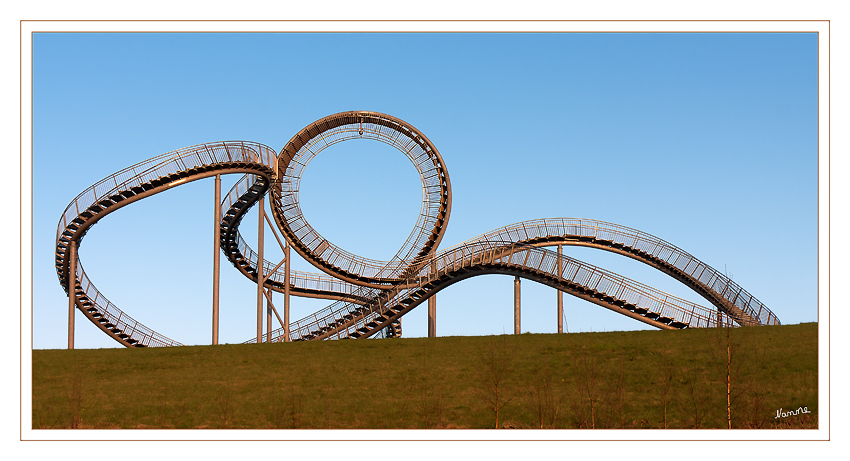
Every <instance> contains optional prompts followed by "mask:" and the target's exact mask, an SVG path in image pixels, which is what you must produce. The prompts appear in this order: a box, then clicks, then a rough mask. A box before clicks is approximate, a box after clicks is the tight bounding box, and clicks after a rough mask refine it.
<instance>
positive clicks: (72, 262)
mask: <svg viewBox="0 0 850 461" xmlns="http://www.w3.org/2000/svg"><path fill="white" fill-rule="evenodd" d="M68 246H69V247H70V249H69V251H68V349H73V348H74V315H75V310H76V307H77V306H76V304H77V294H76V293H75V292H74V291H75V285H76V284H77V242H76V240H71V241H69V242H68Z"/></svg>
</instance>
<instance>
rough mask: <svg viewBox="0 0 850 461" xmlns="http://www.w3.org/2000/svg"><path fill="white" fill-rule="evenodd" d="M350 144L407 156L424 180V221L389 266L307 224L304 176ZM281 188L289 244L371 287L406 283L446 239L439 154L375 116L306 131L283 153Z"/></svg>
mask: <svg viewBox="0 0 850 461" xmlns="http://www.w3.org/2000/svg"><path fill="white" fill-rule="evenodd" d="M351 139H372V140H377V141H381V142H385V143H387V144H389V145H391V146H393V147H395V148H397V149H398V150H400V151H401V152H402V153H404V154H405V155H406V156H407V157H408V158H409V159H410V161H411V162H412V163H413V164H414V166H415V167H416V169H417V171H418V172H419V175H420V178H421V179H422V186H423V199H422V202H423V203H422V208H421V210H420V215H419V218H418V220H417V223H416V225H415V226H414V229H413V231H412V232H411V234H410V236H409V237H408V239H407V240H406V242H405V243H404V245H402V248H401V249H400V250H399V251H398V253H397V254H396V256H395V257H393V258H392V259H391V260H390V261H376V260H372V259H368V258H363V257H361V256H357V255H355V254H353V253H350V252H348V251H345V250H343V249H342V248H339V247H337V246H336V245H334V244H333V243H331V242H329V241H328V240H327V239H325V238H324V237H322V236H321V235H320V234H319V233H318V232H316V230H315V229H313V228H312V227H311V226H310V224H309V223H308V222H307V220H306V219H305V218H304V215H303V213H302V212H301V208H300V206H299V203H298V191H299V185H300V181H301V175H302V174H303V171H304V169H305V168H306V166H307V164H309V162H310V160H311V159H312V158H313V157H315V156H316V155H317V154H318V153H319V152H321V151H322V150H323V149H325V148H327V147H328V146H331V145H334V144H337V143H340V142H343V141H346V140H351ZM278 171H279V173H280V178H279V188H278V187H276V188H275V189H274V192H273V194H272V197H273V209H274V212H275V215H276V216H279V217H280V219H279V221H280V222H281V223H282V224H284V228H285V229H284V232H285V233H286V234H288V235H289V236H290V241H293V242H295V243H296V244H297V245H300V246H301V248H302V250H303V251H304V252H306V253H308V256H307V258H308V259H311V258H313V259H315V260H316V261H317V262H318V263H319V265H322V266H325V267H326V268H328V270H329V271H331V272H335V273H337V274H339V275H341V276H342V277H343V278H345V277H346V276H354V277H356V278H358V279H359V280H361V281H364V282H371V283H376V284H380V283H393V282H396V281H398V280H399V279H400V278H403V277H404V274H405V272H406V271H407V270H408V269H409V268H410V265H411V263H412V262H414V261H415V258H417V257H420V256H423V255H425V254H428V253H430V252H432V251H433V249H434V248H436V245H437V244H438V243H439V237H440V236H442V234H443V231H444V228H445V222H446V220H447V219H448V215H449V210H450V207H451V205H450V203H451V199H450V194H451V192H450V184H449V179H448V173H447V172H446V169H445V167H444V165H443V162H442V159H441V158H440V156H439V153H438V152H437V150H436V148H435V147H433V145H432V144H431V143H430V141H428V140H427V138H425V136H424V135H422V134H421V133H419V132H418V131H417V130H416V129H415V128H413V127H412V126H410V125H407V124H405V123H403V122H402V121H400V120H398V119H395V118H393V117H390V116H387V115H384V114H377V113H373V112H352V113H345V114H336V115H333V116H330V117H326V118H324V119H322V120H319V121H317V122H315V123H313V124H312V125H310V126H309V127H307V128H305V129H304V130H302V131H301V132H300V133H299V134H297V135H296V136H295V137H293V139H292V140H291V141H290V142H289V143H288V144H287V146H286V147H285V148H284V149H283V150H282V151H281V155H280V157H279V166H278Z"/></svg>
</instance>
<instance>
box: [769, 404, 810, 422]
mask: <svg viewBox="0 0 850 461" xmlns="http://www.w3.org/2000/svg"><path fill="white" fill-rule="evenodd" d="M801 413H811V411H809V407H800V408H797V409H796V410H791V411H782V408H780V409H778V410H776V418H773V419H779V418H787V417H789V416H797V415H799V414H801Z"/></svg>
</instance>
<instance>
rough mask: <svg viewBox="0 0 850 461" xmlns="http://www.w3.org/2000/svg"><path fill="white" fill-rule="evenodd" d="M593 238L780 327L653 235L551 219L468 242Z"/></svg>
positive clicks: (744, 295) (757, 305)
mask: <svg viewBox="0 0 850 461" xmlns="http://www.w3.org/2000/svg"><path fill="white" fill-rule="evenodd" d="M559 237H561V238H576V239H580V238H593V239H596V240H602V241H606V242H611V243H615V244H619V245H622V246H624V247H628V248H632V249H635V250H638V251H641V252H644V253H645V254H647V255H649V256H651V257H652V258H654V259H656V260H658V261H661V262H662V263H664V264H667V265H669V266H671V267H675V268H676V269H678V270H680V271H681V272H683V273H684V274H685V275H686V276H688V277H689V278H690V279H692V280H693V281H695V282H698V283H699V284H701V285H702V286H703V287H705V288H706V289H707V290H711V291H713V292H714V293H716V294H717V295H718V296H719V297H721V298H723V299H724V300H726V301H727V302H728V303H730V304H732V305H734V306H735V307H737V308H738V309H740V311H741V312H742V313H743V314H744V316H746V317H749V318H751V319H758V323H759V324H761V325H779V323H780V322H779V319H778V318H777V317H776V315H775V314H774V313H773V312H771V311H770V309H768V308H767V307H766V306H765V305H764V304H762V303H761V302H760V301H759V300H758V299H756V298H755V297H754V296H752V295H751V294H750V293H748V292H747V291H746V290H744V289H743V288H742V287H741V286H740V285H738V284H737V283H735V281H733V280H731V279H730V278H728V277H727V276H725V275H724V274H722V273H720V272H719V271H717V270H716V269H714V268H712V267H711V266H709V265H707V264H705V263H703V262H702V261H700V260H698V259H697V258H695V257H694V256H692V255H690V254H689V253H687V252H685V251H684V250H682V249H680V248H678V247H676V246H675V245H673V244H671V243H669V242H667V241H665V240H662V239H660V238H658V237H655V236H653V235H650V234H647V233H645V232H641V231H639V230H636V229H631V228H628V227H625V226H620V225H617V224H612V223H608V222H604V221H597V220H592V219H578V218H547V219H536V220H531V221H523V222H520V223H516V224H512V225H509V226H505V227H502V228H499V229H495V230H493V231H490V232H488V233H486V234H482V235H479V236H477V237H474V238H472V239H469V240H467V241H466V242H464V243H461V244H460V245H464V244H466V243H468V242H474V241H509V242H533V241H546V240H547V239H551V238H559Z"/></svg>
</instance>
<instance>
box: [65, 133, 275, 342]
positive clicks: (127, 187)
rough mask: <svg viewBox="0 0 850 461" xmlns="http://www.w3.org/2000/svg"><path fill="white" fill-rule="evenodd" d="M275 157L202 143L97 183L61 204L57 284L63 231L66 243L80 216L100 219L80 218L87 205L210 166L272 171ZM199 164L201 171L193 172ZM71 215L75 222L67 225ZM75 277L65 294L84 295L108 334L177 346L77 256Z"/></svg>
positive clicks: (247, 146)
mask: <svg viewBox="0 0 850 461" xmlns="http://www.w3.org/2000/svg"><path fill="white" fill-rule="evenodd" d="M276 160H277V156H276V153H275V152H274V150H272V149H270V148H268V147H267V146H264V145H262V144H258V143H253V142H242V141H227V142H217V143H208V144H200V145H197V146H191V147H186V148H183V149H179V150H176V151H172V152H168V153H165V154H162V155H159V156H157V157H154V158H152V159H149V160H146V161H144V162H141V163H138V164H136V165H133V166H131V167H128V168H125V169H123V170H121V171H119V172H118V173H115V174H113V175H111V176H109V177H107V178H104V179H102V180H100V181H98V182H97V183H95V184H94V185H93V186H91V187H89V188H87V189H86V190H84V191H83V192H81V193H80V194H79V195H78V196H77V197H76V198H74V200H73V201H71V203H70V204H69V205H68V207H66V208H65V210H64V212H63V213H62V216H61V218H60V220H59V225H58V227H57V231H56V254H57V271H58V272H59V277H60V280H62V281H63V284H67V283H68V280H67V279H68V277H66V276H65V275H66V274H65V273H66V272H67V270H68V269H67V268H68V264H67V257H68V256H69V255H68V251H67V248H68V245H67V244H66V243H64V242H63V241H62V240H63V234H65V235H67V234H71V236H74V237H73V238H72V237H67V238H65V239H64V240H66V241H67V240H72V239H74V238H75V239H76V240H79V238H80V237H79V235H77V233H78V230H79V227H78V226H77V224H79V221H85V220H86V219H94V220H95V221H96V220H97V219H100V217H92V216H89V217H88V218H85V219H84V218H83V215H82V214H81V213H83V212H85V211H86V210H89V209H91V208H92V207H93V206H94V205H97V204H100V205H102V206H106V205H107V204H112V203H115V202H120V201H122V200H123V199H124V198H126V197H125V196H122V195H121V194H122V193H125V194H129V195H128V196H132V195H134V194H135V193H139V192H142V191H144V190H145V186H148V187H149V188H155V187H156V186H155V185H154V186H152V187H151V185H152V184H155V182H156V181H158V180H159V181H162V182H168V181H173V180H175V177H176V176H175V175H184V174H185V175H186V176H185V177H186V178H188V177H190V176H191V175H192V174H202V173H203V168H204V167H214V166H220V165H222V164H225V165H228V166H233V167H239V166H240V165H241V166H245V165H250V164H253V165H262V166H264V167H265V168H263V169H264V170H265V171H266V172H268V173H269V174H270V175H273V172H274V166H275V165H276ZM199 168H200V169H201V170H198V169H199ZM107 200H108V202H107ZM75 219H76V220H78V222H77V223H73V224H74V225H72V222H73V221H74V220H75ZM63 261H65V263H63ZM76 280H77V281H78V283H79V284H80V290H81V291H80V293H79V294H77V293H75V291H72V290H71V289H70V287H69V290H68V291H69V296H76V297H77V298H78V302H82V297H83V296H84V297H85V299H86V300H88V302H90V303H91V305H88V306H85V308H86V310H88V309H92V308H93V309H95V312H96V313H97V314H99V315H100V316H101V317H98V319H104V322H100V321H99V320H95V322H96V323H100V324H102V325H103V324H106V323H108V324H111V325H113V327H111V328H110V329H115V330H118V332H117V333H115V332H113V333H114V334H116V335H120V334H124V335H127V338H124V339H125V340H129V342H131V343H132V344H134V345H141V346H148V347H156V346H173V345H180V343H178V342H176V341H174V340H171V339H169V338H167V337H165V336H163V335H160V334H159V333H157V332H155V331H154V330H152V329H150V328H148V327H146V326H144V325H143V324H141V323H139V322H138V321H136V320H135V319H133V318H132V317H130V316H129V315H127V314H125V313H124V312H123V311H121V310H120V309H118V307H116V306H115V305H114V304H113V303H112V302H111V301H109V300H108V299H106V297H105V296H103V294H102V293H100V291H99V290H98V289H97V288H96V287H95V286H94V284H92V283H91V280H89V278H88V275H87V274H86V273H85V271H84V270H83V269H82V265H81V264H80V263H79V258H78V260H77V265H76ZM81 305H82V304H81ZM93 313H94V312H93ZM93 313H92V314H93ZM90 318H93V317H90Z"/></svg>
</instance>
